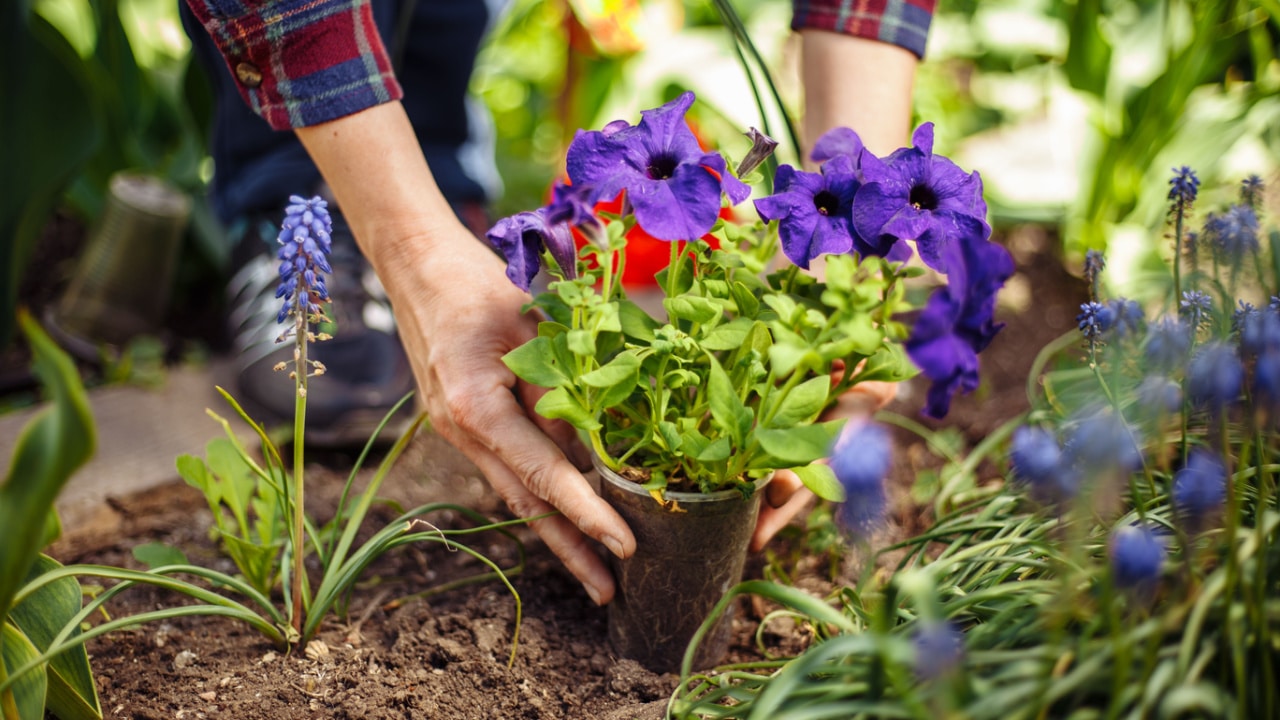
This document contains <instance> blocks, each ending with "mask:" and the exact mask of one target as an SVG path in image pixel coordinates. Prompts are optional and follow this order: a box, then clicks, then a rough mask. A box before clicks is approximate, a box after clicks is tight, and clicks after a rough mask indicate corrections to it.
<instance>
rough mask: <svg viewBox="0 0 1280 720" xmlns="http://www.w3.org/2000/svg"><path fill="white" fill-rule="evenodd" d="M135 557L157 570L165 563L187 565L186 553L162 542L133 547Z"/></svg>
mask: <svg viewBox="0 0 1280 720" xmlns="http://www.w3.org/2000/svg"><path fill="white" fill-rule="evenodd" d="M132 552H133V559H134V560H137V561H138V562H140V563H142V564H143V565H146V566H147V567H149V568H151V569H152V570H155V569H156V568H158V567H164V566H165V565H187V564H189V563H188V562H187V556H186V553H184V552H182V551H181V550H179V549H178V548H176V547H174V546H172V545H165V544H164V543H162V542H149V543H143V544H141V545H135V546H134V547H133V551H132Z"/></svg>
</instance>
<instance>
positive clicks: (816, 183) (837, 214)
mask: <svg viewBox="0 0 1280 720" xmlns="http://www.w3.org/2000/svg"><path fill="white" fill-rule="evenodd" d="M859 186H860V185H859V183H858V178H857V177H856V176H855V175H854V173H853V162H852V161H851V160H850V159H849V158H847V157H845V156H843V155H842V156H839V157H836V158H832V159H831V160H829V161H827V162H826V164H824V165H823V166H822V173H821V174H819V173H811V172H804V171H802V170H796V169H795V168H793V167H791V166H790V165H782V166H779V167H778V172H777V174H776V175H775V176H774V180H773V187H774V191H775V194H774V195H770V196H769V197H764V198H760V199H758V200H756V201H755V206H756V212H758V213H760V217H762V218H764V219H765V220H777V221H779V223H778V236H779V237H780V239H781V240H782V251H783V253H785V254H786V256H787V257H788V258H789V259H790V260H791V262H793V263H795V264H796V265H799V266H800V267H802V268H808V267H809V262H810V261H811V260H813V259H814V258H816V257H818V256H819V255H824V254H827V253H847V252H849V251H850V250H853V249H854V247H855V233H854V229H853V222H852V221H851V220H850V219H849V214H850V210H851V208H852V207H853V196H854V193H856V192H857V191H858V187H859ZM877 237H878V236H877ZM858 239H859V240H860V238H858ZM856 244H857V245H865V243H856ZM861 250H862V249H861V248H859V251H860V252H861ZM877 254H883V253H877Z"/></svg>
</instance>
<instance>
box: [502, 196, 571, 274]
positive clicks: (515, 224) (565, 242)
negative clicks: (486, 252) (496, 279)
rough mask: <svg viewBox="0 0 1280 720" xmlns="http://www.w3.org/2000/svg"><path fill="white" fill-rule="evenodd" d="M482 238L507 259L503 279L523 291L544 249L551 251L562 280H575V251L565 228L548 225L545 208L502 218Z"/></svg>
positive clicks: (557, 224) (538, 267)
mask: <svg viewBox="0 0 1280 720" xmlns="http://www.w3.org/2000/svg"><path fill="white" fill-rule="evenodd" d="M486 236H487V237H488V238H489V243H490V244H492V245H493V247H494V248H496V249H497V250H498V252H500V253H502V256H503V257H505V258H506V259H507V277H508V278H509V279H510V280H511V282H512V283H514V284H515V286H516V287H518V288H520V289H521V290H524V291H525V292H528V291H529V285H530V283H532V282H533V278H534V276H535V275H537V274H538V270H539V269H540V268H541V267H542V250H543V249H544V248H545V249H547V250H549V251H550V252H551V257H552V258H553V259H554V260H555V261H556V264H557V265H559V266H560V270H561V272H563V273H564V275H565V277H568V278H573V277H577V272H578V266H577V250H576V248H574V245H573V236H572V235H571V234H570V232H569V226H568V225H566V224H565V223H555V224H552V223H549V222H548V221H547V211H546V209H545V208H538V209H537V210H534V211H533V212H528V211H526V212H520V213H516V214H515V215H511V216H510V217H505V218H502V219H501V220H499V221H498V222H497V224H495V225H494V226H493V228H492V229H490V230H489V232H488V233H486Z"/></svg>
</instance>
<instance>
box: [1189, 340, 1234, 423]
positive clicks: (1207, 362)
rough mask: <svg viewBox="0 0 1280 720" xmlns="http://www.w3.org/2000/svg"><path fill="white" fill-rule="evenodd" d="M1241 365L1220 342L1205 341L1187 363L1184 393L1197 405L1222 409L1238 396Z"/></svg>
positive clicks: (1230, 350) (1216, 410) (1231, 352)
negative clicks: (1185, 391)
mask: <svg viewBox="0 0 1280 720" xmlns="http://www.w3.org/2000/svg"><path fill="white" fill-rule="evenodd" d="M1243 384H1244V368H1243V367H1242V366H1241V365H1240V359H1239V358H1238V357H1237V356H1236V353H1235V350H1233V349H1232V348H1231V346H1229V345H1227V344H1226V343H1223V342H1216V341H1215V342H1210V343H1206V344H1205V345H1204V346H1203V347H1201V348H1200V350H1199V351H1198V352H1196V354H1195V356H1194V357H1192V358H1191V362H1190V364H1188V365H1187V395H1188V396H1189V397H1190V399H1191V402H1192V403H1194V404H1195V405H1196V406H1197V407H1203V408H1208V409H1209V410H1210V411H1212V412H1215V413H1218V412H1221V411H1222V410H1223V409H1224V408H1225V407H1226V406H1227V405H1230V404H1232V403H1234V402H1235V401H1236V400H1237V399H1238V398H1239V397H1240V390H1241V387H1242V386H1243Z"/></svg>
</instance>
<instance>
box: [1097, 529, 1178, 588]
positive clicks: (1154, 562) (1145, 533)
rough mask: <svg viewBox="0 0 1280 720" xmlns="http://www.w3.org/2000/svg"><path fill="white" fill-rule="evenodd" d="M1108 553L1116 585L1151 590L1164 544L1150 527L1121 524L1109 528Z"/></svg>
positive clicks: (1162, 557)
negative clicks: (1110, 529) (1111, 528)
mask: <svg viewBox="0 0 1280 720" xmlns="http://www.w3.org/2000/svg"><path fill="white" fill-rule="evenodd" d="M1108 554H1109V555H1110V556H1111V577H1112V579H1113V580H1114V581H1115V584H1116V587H1118V588H1121V589H1124V590H1134V591H1137V592H1144V593H1145V592H1150V591H1151V590H1154V589H1155V585H1156V581H1158V580H1159V579H1160V568H1161V566H1162V565H1163V564H1164V558H1165V547H1164V542H1162V541H1161V539H1160V538H1158V537H1156V534H1155V532H1154V531H1153V530H1152V529H1151V528H1150V527H1147V526H1146V525H1121V526H1119V527H1117V528H1116V529H1114V530H1112V531H1111V540H1110V542H1109V543H1108Z"/></svg>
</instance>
